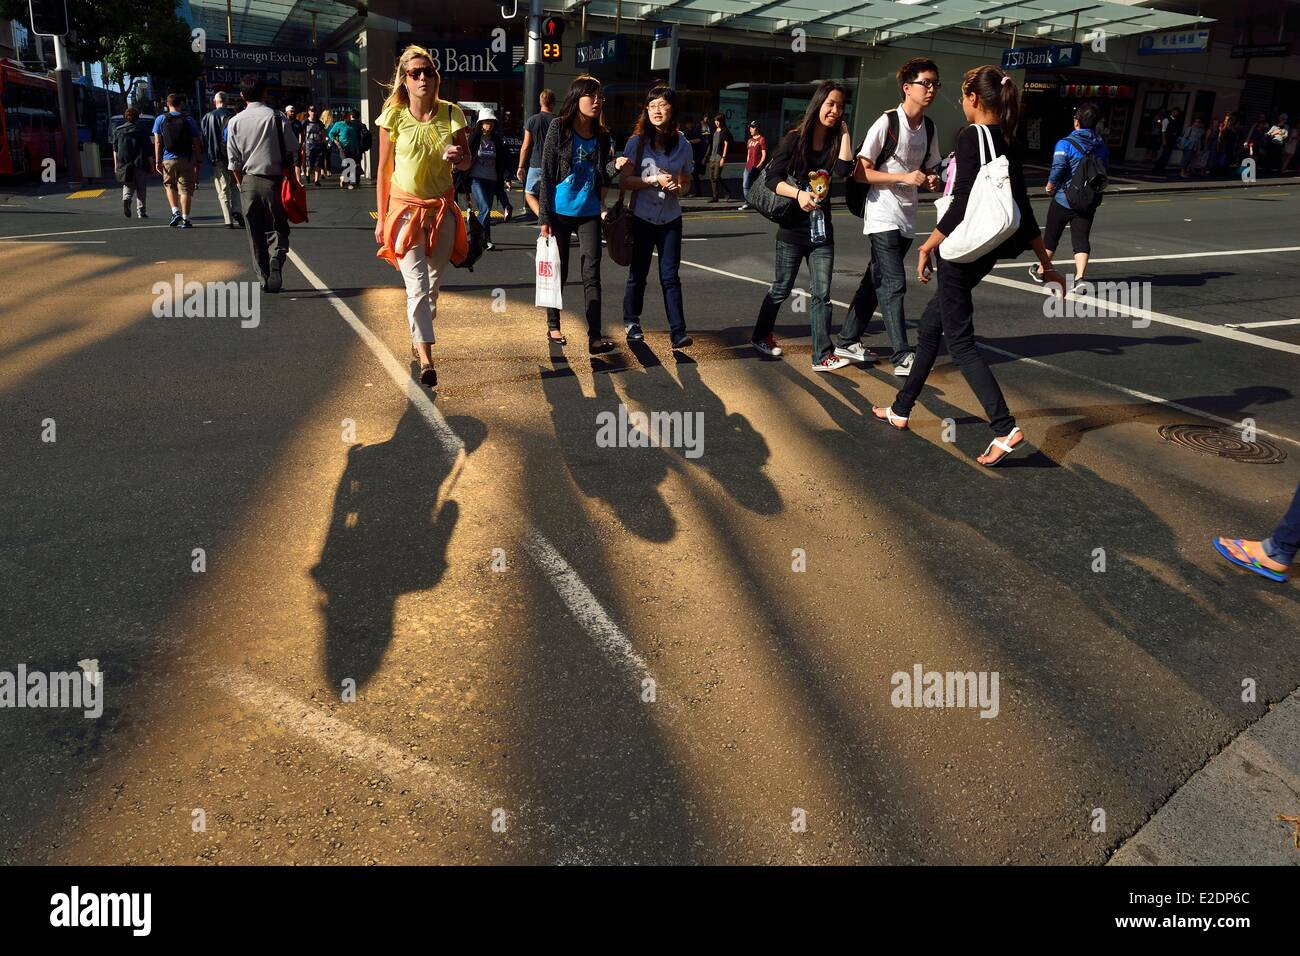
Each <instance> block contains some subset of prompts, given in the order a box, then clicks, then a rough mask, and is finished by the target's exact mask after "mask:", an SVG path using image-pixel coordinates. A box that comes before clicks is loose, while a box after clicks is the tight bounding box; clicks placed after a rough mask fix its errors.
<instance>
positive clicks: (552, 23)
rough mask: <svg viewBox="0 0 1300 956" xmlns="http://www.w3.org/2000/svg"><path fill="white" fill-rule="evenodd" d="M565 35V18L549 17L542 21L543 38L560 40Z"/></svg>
mask: <svg viewBox="0 0 1300 956" xmlns="http://www.w3.org/2000/svg"><path fill="white" fill-rule="evenodd" d="M562 36H564V18H563V17H547V18H546V19H545V20H543V21H542V38H543V39H546V40H558V39H559V38H560V37H562Z"/></svg>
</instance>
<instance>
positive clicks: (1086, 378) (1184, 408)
mask: <svg viewBox="0 0 1300 956" xmlns="http://www.w3.org/2000/svg"><path fill="white" fill-rule="evenodd" d="M682 265H684V266H694V267H695V268H696V269H703V270H705V271H706V272H716V273H717V274H718V275H724V276H728V277H729V278H732V279H739V280H741V281H742V282H752V283H754V284H755V285H769V284H770V283H767V282H764V281H763V280H762V279H754V278H751V277H750V276H742V275H737V274H736V273H734V272H727V271H725V270H723V269H715V268H714V267H713V266H705V265H701V264H700V263H698V262H689V261H687V260H686V259H683V260H682ZM988 278H989V279H993V278H995V277H994V276H988ZM1003 281H1005V280H1003ZM1019 284H1020V283H1017V285H1019ZM1023 285H1025V286H1026V287H1027V288H1030V289H1032V290H1033V291H1035V292H1040V291H1042V290H1041V289H1040V288H1039V287H1038V286H1029V284H1028V283H1023ZM1044 294H1046V293H1044ZM831 304H832V305H838V306H839V307H840V308H842V309H847V308H849V303H847V302H840V301H839V300H838V299H832V300H831ZM876 314H877V315H879V313H876ZM1153 314H1154V313H1153ZM1265 341H1269V340H1265ZM976 344H977V345H979V347H980V348H982V349H987V350H988V351H990V352H996V353H997V354H998V355H1005V356H1007V357H1008V358H1012V359H1015V360H1016V361H1018V362H1027V363H1028V364H1030V365H1033V366H1035V367H1036V368H1045V369H1049V370H1051V371H1053V372H1057V373H1059V374H1061V375H1066V376H1068V377H1070V378H1074V379H1078V380H1079V381H1081V382H1087V383H1088V384H1090V385H1098V386H1100V387H1102V388H1108V389H1110V390H1112V391H1115V392H1120V393H1121V394H1124V395H1128V396H1130V397H1131V398H1138V399H1141V400H1142V401H1144V402H1154V403H1155V404H1157V405H1164V406H1165V407H1166V408H1172V409H1175V410H1176V411H1180V412H1187V413H1189V414H1192V415H1197V416H1199V417H1200V418H1205V419H1208V420H1210V421H1212V422H1218V423H1219V424H1221V425H1231V426H1232V427H1234V428H1235V427H1238V426H1239V425H1240V422H1239V421H1233V420H1232V419H1230V418H1222V417H1220V416H1218V415H1214V414H1212V413H1210V412H1204V411H1201V410H1200V409H1197V408H1192V407H1191V406H1189V405H1183V404H1181V403H1179V402H1175V401H1171V400H1170V399H1167V398H1161V397H1160V396H1159V395H1152V394H1150V393H1149V392H1139V391H1138V390H1137V389H1133V388H1128V387H1127V386H1124V385H1116V384H1115V383H1114V382H1108V381H1106V380H1105V379H1100V378H1093V377H1092V376H1091V375H1084V374H1082V373H1080V372H1072V371H1070V370H1069V369H1067V368H1061V367H1060V366H1059V365H1052V364H1051V363H1049V362H1043V361H1040V360H1039V359H1033V358H1029V357H1028V356H1025V355H1019V354H1017V353H1016V352H1009V351H1007V350H1006V349H1001V348H998V347H996V346H993V345H988V344H987V343H985V342H977V343H976ZM1255 432H1256V434H1259V435H1264V436H1265V437H1267V438H1274V439H1277V440H1278V441H1284V442H1287V443H1288V444H1291V445H1296V446H1297V447H1300V441H1297V440H1296V439H1294V438H1287V437H1286V436H1285V435H1278V434H1276V433H1275V432H1266V431H1264V430H1263V429H1260V428H1256V429H1255Z"/></svg>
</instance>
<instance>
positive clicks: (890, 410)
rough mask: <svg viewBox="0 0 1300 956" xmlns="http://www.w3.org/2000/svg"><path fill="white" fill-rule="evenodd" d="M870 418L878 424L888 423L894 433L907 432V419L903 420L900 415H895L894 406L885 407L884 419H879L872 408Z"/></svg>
mask: <svg viewBox="0 0 1300 956" xmlns="http://www.w3.org/2000/svg"><path fill="white" fill-rule="evenodd" d="M871 417H872V418H874V419H875V420H876V421H878V422H888V423H889V424H890V425H892V426H893V428H894V430H895V431H900V432H905V431H907V430H908V429H907V419H906V418H904V417H903V416H902V415H895V414H894V406H893V405H892V404H889V405H886V406H885V417H884V418H881V417H880V416H879V415H877V414H876V409H875V408H872V410H871Z"/></svg>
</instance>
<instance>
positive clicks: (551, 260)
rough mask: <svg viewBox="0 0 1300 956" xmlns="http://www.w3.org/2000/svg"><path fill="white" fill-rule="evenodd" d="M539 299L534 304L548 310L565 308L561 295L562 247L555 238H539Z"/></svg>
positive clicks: (537, 264)
mask: <svg viewBox="0 0 1300 956" xmlns="http://www.w3.org/2000/svg"><path fill="white" fill-rule="evenodd" d="M536 269H537V297H536V299H535V301H534V302H533V304H534V305H539V306H542V307H544V308H548V309H562V308H564V300H563V297H562V296H561V294H560V286H561V282H560V247H559V244H558V243H556V241H555V237H554V236H539V237H538V238H537V263H536Z"/></svg>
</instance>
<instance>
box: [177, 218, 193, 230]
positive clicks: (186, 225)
mask: <svg viewBox="0 0 1300 956" xmlns="http://www.w3.org/2000/svg"><path fill="white" fill-rule="evenodd" d="M178 228H180V229H193V228H194V223H192V222H190V221H189V220H188V219H182V220H181V224H180V226H179V227H178Z"/></svg>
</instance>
